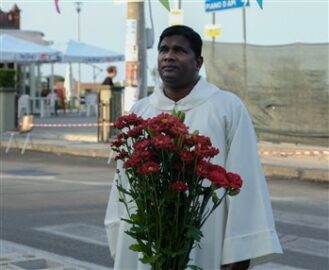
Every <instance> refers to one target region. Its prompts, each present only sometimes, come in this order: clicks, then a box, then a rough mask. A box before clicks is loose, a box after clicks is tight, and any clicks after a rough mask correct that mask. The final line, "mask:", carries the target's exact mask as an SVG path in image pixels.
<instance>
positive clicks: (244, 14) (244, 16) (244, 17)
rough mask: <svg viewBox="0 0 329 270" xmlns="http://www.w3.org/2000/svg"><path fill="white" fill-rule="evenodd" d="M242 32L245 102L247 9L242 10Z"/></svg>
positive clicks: (244, 93) (245, 92) (246, 81)
mask: <svg viewBox="0 0 329 270" xmlns="http://www.w3.org/2000/svg"><path fill="white" fill-rule="evenodd" d="M242 28H243V29H242V31H243V68H244V80H243V82H244V89H243V92H242V98H243V99H244V101H246V99H247V98H248V96H247V95H248V70H247V69H248V67H247V65H248V56H247V26H246V8H245V7H244V8H243V9H242Z"/></svg>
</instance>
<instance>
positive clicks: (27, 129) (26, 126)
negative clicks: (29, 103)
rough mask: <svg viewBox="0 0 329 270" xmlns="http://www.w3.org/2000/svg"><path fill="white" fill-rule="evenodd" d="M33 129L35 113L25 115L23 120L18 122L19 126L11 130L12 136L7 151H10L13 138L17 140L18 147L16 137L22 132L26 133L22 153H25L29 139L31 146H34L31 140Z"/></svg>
mask: <svg viewBox="0 0 329 270" xmlns="http://www.w3.org/2000/svg"><path fill="white" fill-rule="evenodd" d="M32 129H33V115H24V116H23V117H22V119H21V122H20V123H19V124H18V126H17V128H16V129H15V130H12V131H9V134H10V138H9V141H8V144H7V147H6V153H8V152H9V149H10V146H11V143H12V141H13V140H15V144H16V148H18V145H17V141H16V139H15V137H16V136H18V135H21V134H25V135H26V137H25V141H24V145H23V147H22V151H21V154H22V155H23V154H24V153H25V149H26V146H27V143H28V142H29V141H30V143H31V147H33V145H32V140H31V131H32Z"/></svg>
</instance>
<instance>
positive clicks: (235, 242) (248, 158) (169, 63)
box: [105, 25, 282, 270]
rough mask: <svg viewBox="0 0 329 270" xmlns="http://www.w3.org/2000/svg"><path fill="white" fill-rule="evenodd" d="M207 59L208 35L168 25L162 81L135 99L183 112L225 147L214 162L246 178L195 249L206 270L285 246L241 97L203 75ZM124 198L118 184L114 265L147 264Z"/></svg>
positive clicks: (111, 222) (111, 213)
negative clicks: (204, 48) (135, 247)
mask: <svg viewBox="0 0 329 270" xmlns="http://www.w3.org/2000/svg"><path fill="white" fill-rule="evenodd" d="M202 64H203V57H202V40H201V37H200V35H199V34H198V33H196V32H195V31H194V30H193V29H192V28H190V27H187V26H183V25H175V26H171V27H169V28H167V29H165V30H164V31H163V32H162V34H161V36H160V39H159V42H158V71H159V74H160V77H161V80H162V85H160V86H159V87H158V88H156V89H155V91H154V93H153V94H151V95H150V96H148V97H146V98H144V99H142V100H139V101H138V102H137V103H135V105H134V106H133V108H132V109H131V112H133V113H135V114H137V115H138V116H141V117H142V118H144V119H147V118H150V117H154V116H156V115H158V114H160V113H162V112H165V113H170V112H172V111H173V110H176V111H183V112H185V116H186V118H185V124H186V125H187V126H189V130H190V131H193V130H198V131H199V133H200V134H201V135H205V136H207V137H210V140H211V141H212V143H213V146H214V147H216V148H218V149H219V150H220V154H219V155H217V156H215V157H214V158H213V159H212V160H211V161H212V163H215V164H218V165H220V166H223V167H224V168H225V169H226V170H227V171H233V172H235V173H238V174H239V175H240V176H241V178H242V179H243V186H242V188H241V192H240V194H239V195H238V196H236V197H226V198H225V202H223V203H222V204H221V206H220V207H218V208H217V209H216V210H215V211H214V212H213V214H212V216H211V217H210V218H209V219H208V220H207V221H206V222H205V224H204V226H203V227H202V233H203V238H202V239H201V241H200V243H199V245H196V247H195V248H194V250H193V251H192V252H191V256H190V261H191V264H195V265H197V266H199V267H201V268H202V269H204V270H218V269H229V270H245V269H248V268H249V267H250V266H251V265H254V264H257V263H263V262H265V261H268V260H270V259H271V258H272V256H274V255H276V254H281V253H282V248H281V245H280V242H279V238H278V235H277V232H276V229H275V224H274V220H273V213H272V206H271V202H270V196H269V192H268V187H267V183H266V181H265V177H264V173H263V169H262V166H261V163H260V159H259V156H258V146H257V140H256V135H255V131H254V127H253V125H252V122H251V119H250V116H249V114H248V111H247V109H246V107H245V105H244V104H243V102H242V101H241V100H240V98H239V97H237V96H236V95H234V94H233V93H230V92H228V91H223V90H221V89H219V88H218V87H217V86H215V85H213V84H211V83H209V82H208V81H207V80H206V79H205V78H202V77H201V76H200V75H199V71H200V68H201V66H202ZM219 72H220V71H219ZM119 178H120V179H121V180H122V181H125V180H124V179H126V176H125V171H124V169H123V168H122V167H121V166H120V164H118V170H117V174H116V175H115V179H114V181H113V183H115V182H116V179H119ZM119 197H120V196H119V193H118V189H117V187H116V185H113V186H112V190H111V194H110V198H109V202H108V206H107V211H106V216H105V228H106V232H107V235H108V240H109V246H110V251H111V254H112V256H113V257H114V270H131V269H138V270H142V269H143V270H144V269H148V268H147V267H146V266H145V265H143V264H142V263H141V262H140V261H139V260H138V253H137V252H133V251H131V250H129V246H130V245H131V244H132V242H133V239H132V238H131V237H130V236H129V235H127V234H126V233H125V231H127V228H128V227H127V226H129V224H127V223H126V222H125V221H123V220H122V218H123V217H124V216H125V212H124V206H123V204H122V203H120V202H119ZM175 270H183V269H175Z"/></svg>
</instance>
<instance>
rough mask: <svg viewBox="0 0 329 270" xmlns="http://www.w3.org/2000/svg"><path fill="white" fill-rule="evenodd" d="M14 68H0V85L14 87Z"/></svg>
mask: <svg viewBox="0 0 329 270" xmlns="http://www.w3.org/2000/svg"><path fill="white" fill-rule="evenodd" d="M15 75H16V70H14V69H8V68H0V87H15Z"/></svg>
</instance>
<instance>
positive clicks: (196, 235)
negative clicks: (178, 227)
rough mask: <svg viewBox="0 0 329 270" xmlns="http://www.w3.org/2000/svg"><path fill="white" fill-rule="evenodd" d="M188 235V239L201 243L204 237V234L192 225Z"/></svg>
mask: <svg viewBox="0 0 329 270" xmlns="http://www.w3.org/2000/svg"><path fill="white" fill-rule="evenodd" d="M186 235H187V237H190V238H192V239H194V240H195V241H198V242H199V241H200V240H201V237H202V232H201V230H200V229H198V228H197V227H195V226H192V225H190V226H188V228H187V233H186Z"/></svg>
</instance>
